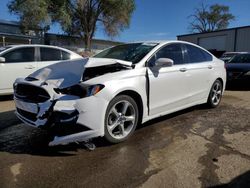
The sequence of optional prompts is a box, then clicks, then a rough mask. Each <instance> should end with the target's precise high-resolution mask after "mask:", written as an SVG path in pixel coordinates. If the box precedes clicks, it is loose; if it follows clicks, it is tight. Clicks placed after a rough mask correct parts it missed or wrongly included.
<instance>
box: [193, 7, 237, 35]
mask: <svg viewBox="0 0 250 188" xmlns="http://www.w3.org/2000/svg"><path fill="white" fill-rule="evenodd" d="M190 17H191V18H192V19H193V20H192V22H191V23H190V26H189V27H190V30H191V32H194V33H195V32H200V33H203V32H210V31H216V30H221V29H226V28H227V27H228V25H229V22H230V21H232V20H234V19H235V17H234V15H232V14H231V13H230V12H229V7H228V6H225V5H219V4H214V5H211V6H210V7H208V6H205V5H204V4H202V5H201V6H200V7H199V8H196V9H195V13H194V14H193V15H191V16H190Z"/></svg>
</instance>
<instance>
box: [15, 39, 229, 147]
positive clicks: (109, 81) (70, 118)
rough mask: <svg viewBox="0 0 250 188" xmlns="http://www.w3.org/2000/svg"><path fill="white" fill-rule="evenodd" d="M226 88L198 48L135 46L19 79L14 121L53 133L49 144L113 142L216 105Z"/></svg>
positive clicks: (215, 65)
mask: <svg viewBox="0 0 250 188" xmlns="http://www.w3.org/2000/svg"><path fill="white" fill-rule="evenodd" d="M225 84H226V71H225V67H224V62H223V61H221V60H219V59H217V58H216V57H214V56H213V55H212V54H210V53H209V52H208V51H206V50H205V49H203V48H201V47H199V46H197V45H194V44H191V43H187V42H181V41H165V42H139V43H130V44H123V45H119V46H115V47H112V48H109V49H107V50H104V51H102V52H100V53H99V54H97V55H96V56H94V57H93V58H88V59H84V60H76V61H71V62H68V61H66V62H62V63H58V64H54V65H50V66H48V67H46V68H43V69H40V70H38V71H36V72H34V73H33V74H31V75H29V76H28V77H26V78H20V79H17V80H16V81H15V83H14V90H15V93H14V98H15V104H16V114H17V117H19V118H20V119H21V120H22V121H23V122H25V123H26V124H28V125H31V126H34V127H41V128H44V129H47V130H49V131H50V133H51V134H52V135H53V139H52V140H51V142H50V143H49V145H58V144H67V143H70V142H76V141H86V140H88V139H91V138H94V137H99V136H101V137H103V136H104V138H105V139H106V140H108V141H109V142H111V143H118V142H122V141H124V140H126V139H127V138H128V137H129V136H130V135H131V134H132V133H133V132H134V130H135V128H136V126H137V125H138V124H140V123H144V122H146V121H148V120H151V119H153V118H156V117H160V116H163V115H165V114H169V113H172V112H176V111H178V110H181V109H185V108H188V107H191V106H194V105H198V104H203V103H207V104H208V105H209V106H210V107H217V106H218V105H219V103H220V100H221V97H222V94H223V91H224V88H225Z"/></svg>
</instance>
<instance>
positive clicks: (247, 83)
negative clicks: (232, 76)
mask: <svg viewBox="0 0 250 188" xmlns="http://www.w3.org/2000/svg"><path fill="white" fill-rule="evenodd" d="M226 90H229V91H250V79H244V80H230V81H227V85H226Z"/></svg>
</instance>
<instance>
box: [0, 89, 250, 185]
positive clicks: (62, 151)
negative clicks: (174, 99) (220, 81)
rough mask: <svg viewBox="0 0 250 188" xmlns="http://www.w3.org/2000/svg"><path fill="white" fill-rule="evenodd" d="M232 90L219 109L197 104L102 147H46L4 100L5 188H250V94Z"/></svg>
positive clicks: (1, 170)
mask: <svg viewBox="0 0 250 188" xmlns="http://www.w3.org/2000/svg"><path fill="white" fill-rule="evenodd" d="M243 90H244V91H226V92H225V95H224V97H223V100H222V102H221V104H220V106H219V107H218V108H216V109H206V108H204V106H197V107H193V108H189V109H187V110H184V111H181V112H178V113H174V114H171V115H168V116H164V117H161V118H158V119H156V120H153V121H150V122H148V123H146V124H145V125H144V126H140V127H139V128H138V129H137V131H136V132H135V134H134V135H133V136H132V137H131V138H130V139H129V140H128V141H126V142H124V143H121V144H117V145H108V144H106V143H104V142H103V141H102V140H101V139H96V140H94V143H95V144H96V145H97V149H96V150H95V151H93V152H89V151H87V150H86V149H84V148H82V147H80V146H78V145H76V144H70V145H67V146H56V147H50V148H49V147H47V146H46V145H45V143H46V138H47V137H46V136H47V134H46V132H43V131H41V130H39V129H34V128H31V127H27V126H25V125H24V124H22V123H21V122H20V121H19V120H18V119H17V118H16V117H15V115H14V105H13V101H12V97H11V96H10V97H4V98H1V99H0V100H1V101H0V185H1V187H37V188H38V187H42V188H45V187H120V188H121V187H149V188H151V187H178V188H179V187H190V188H193V187H217V186H219V187H250V116H249V114H250V91H245V89H243Z"/></svg>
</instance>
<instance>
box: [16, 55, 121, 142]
mask: <svg viewBox="0 0 250 188" xmlns="http://www.w3.org/2000/svg"><path fill="white" fill-rule="evenodd" d="M93 62H94V63H93ZM95 62H96V60H92V63H93V64H95ZM112 62H113V64H117V62H115V61H112ZM102 66H105V65H104V64H103V65H102ZM108 66H110V64H109V65H108ZM122 67H123V66H122ZM87 69H89V71H88V72H86V73H87V74H86V76H85V71H86V70H87ZM90 69H91V70H90ZM115 69H117V70H119V68H117V67H116V68H115ZM102 70H104V69H102ZM112 71H113V69H112ZM99 74H100V72H99ZM103 74H104V73H103ZM93 77H95V75H94V68H93V67H92V66H91V60H90V59H85V60H77V61H69V62H63V63H58V64H54V65H51V66H48V67H46V68H43V69H40V70H38V71H36V72H35V73H33V74H31V75H30V76H28V77H27V78H25V79H21V78H19V79H17V80H16V81H15V83H14V101H15V104H16V115H17V117H18V118H19V119H21V120H22V121H23V122H25V123H26V124H28V125H30V126H33V127H39V128H42V129H46V130H48V131H49V132H50V133H51V135H53V140H52V141H51V142H50V143H49V145H51V146H52V145H58V144H68V143H70V142H76V141H77V142H80V141H86V140H88V139H90V138H94V137H98V136H103V135H104V117H105V112H106V108H107V105H108V101H106V100H105V99H104V98H102V97H100V96H98V95H97V93H99V92H100V91H101V90H103V89H104V87H105V86H104V85H103V84H94V85H88V84H85V83H84V81H85V80H88V79H91V78H93Z"/></svg>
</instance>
